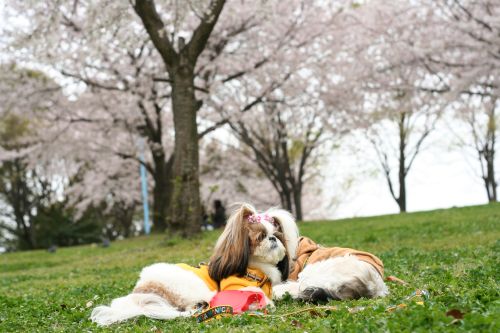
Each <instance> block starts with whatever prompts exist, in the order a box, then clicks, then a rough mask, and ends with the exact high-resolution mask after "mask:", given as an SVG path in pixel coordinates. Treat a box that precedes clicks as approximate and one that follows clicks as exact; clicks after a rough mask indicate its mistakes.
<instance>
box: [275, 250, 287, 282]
mask: <svg viewBox="0 0 500 333" xmlns="http://www.w3.org/2000/svg"><path fill="white" fill-rule="evenodd" d="M278 269H279V271H280V272H281V281H286V280H288V275H289V274H290V260H289V258H288V254H287V255H285V257H284V258H283V259H281V261H280V262H279V263H278Z"/></svg>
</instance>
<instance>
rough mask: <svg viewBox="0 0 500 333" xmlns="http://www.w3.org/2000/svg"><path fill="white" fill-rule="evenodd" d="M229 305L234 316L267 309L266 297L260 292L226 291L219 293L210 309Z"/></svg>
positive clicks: (213, 299)
mask: <svg viewBox="0 0 500 333" xmlns="http://www.w3.org/2000/svg"><path fill="white" fill-rule="evenodd" d="M221 305H229V306H231V307H232V308H233V314H239V313H242V312H245V311H255V310H260V309H263V308H265V307H266V296H265V295H264V293H262V292H259V291H247V290H225V291H221V292H219V293H217V294H216V295H215V296H214V297H212V299H211V300H210V307H216V306H221Z"/></svg>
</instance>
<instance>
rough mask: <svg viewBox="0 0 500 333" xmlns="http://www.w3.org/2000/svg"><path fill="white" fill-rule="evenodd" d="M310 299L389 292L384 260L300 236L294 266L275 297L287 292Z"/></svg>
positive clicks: (296, 296) (275, 293) (278, 287)
mask: <svg viewBox="0 0 500 333" xmlns="http://www.w3.org/2000/svg"><path fill="white" fill-rule="evenodd" d="M287 293H288V294H290V296H291V297H292V298H293V299H301V300H304V301H310V302H321V301H328V300H345V299H358V298H361V297H366V298H374V297H383V296H386V295H387V294H388V293H389V291H388V289H387V286H386V285H385V283H384V264H383V263H382V261H381V260H380V259H379V258H378V257H376V256H375V255H373V254H371V253H368V252H364V251H359V250H355V249H350V248H342V247H322V246H320V245H318V244H316V243H315V242H313V241H312V240H311V239H309V238H307V237H300V239H299V240H298V244H297V250H296V255H295V257H294V267H293V269H292V271H291V273H290V275H289V277H288V281H287V282H286V283H284V284H281V285H279V286H276V287H275V288H274V289H273V296H274V299H281V298H283V297H284V296H285V294H287Z"/></svg>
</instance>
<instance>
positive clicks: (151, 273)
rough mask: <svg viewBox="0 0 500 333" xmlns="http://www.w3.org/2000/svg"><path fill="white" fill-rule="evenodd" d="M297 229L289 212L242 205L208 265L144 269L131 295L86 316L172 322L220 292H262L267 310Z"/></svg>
mask: <svg viewBox="0 0 500 333" xmlns="http://www.w3.org/2000/svg"><path fill="white" fill-rule="evenodd" d="M297 240H298V230H297V227H296V224H295V221H294V219H293V217H292V216H291V215H290V213H288V212H286V211H284V210H281V209H270V210H268V211H266V212H265V213H262V214H259V213H257V211H256V210H255V208H253V207H252V206H251V205H248V204H242V205H241V206H240V207H239V208H238V209H237V210H236V211H235V212H234V213H233V214H232V215H231V216H230V218H229V220H228V222H227V224H226V227H225V229H224V231H223V233H222V234H221V236H220V237H219V239H218V240H217V244H216V246H215V251H214V254H213V255H212V257H211V259H210V262H209V264H208V265H205V264H201V265H199V266H198V267H192V266H189V265H186V264H168V263H158V264H153V265H151V266H148V267H145V268H144V269H143V270H142V272H141V274H140V277H139V281H137V283H136V285H135V288H134V289H133V291H132V293H130V294H129V295H127V296H124V297H120V298H116V299H114V300H113V301H112V302H111V305H110V306H104V305H101V306H98V307H96V308H95V309H94V310H93V311H92V314H91V316H90V318H91V320H92V321H94V322H96V323H97V324H99V325H109V324H112V323H115V322H119V321H123V320H127V319H130V318H133V317H137V316H141V315H144V316H147V317H150V318H156V319H172V318H176V317H185V316H190V315H191V314H192V312H193V308H194V307H195V306H196V305H197V304H198V303H202V302H207V303H208V302H209V301H210V299H211V298H212V297H213V296H214V295H215V294H216V293H217V291H222V290H255V291H262V292H263V293H264V294H265V295H266V296H267V298H266V301H267V304H271V305H272V301H271V298H272V286H273V285H275V284H278V283H280V282H282V281H283V280H286V278H287V277H288V274H289V271H290V268H291V261H290V260H289V258H291V257H292V255H290V254H294V253H295V251H296V246H297V244H298V243H297Z"/></svg>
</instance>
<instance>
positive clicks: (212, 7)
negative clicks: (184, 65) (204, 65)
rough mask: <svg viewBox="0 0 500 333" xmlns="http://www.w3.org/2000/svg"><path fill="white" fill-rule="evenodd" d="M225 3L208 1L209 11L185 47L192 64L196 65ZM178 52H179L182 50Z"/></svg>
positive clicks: (216, 0) (217, 0)
mask: <svg viewBox="0 0 500 333" xmlns="http://www.w3.org/2000/svg"><path fill="white" fill-rule="evenodd" d="M225 3H226V0H212V1H210V4H209V11H208V12H207V13H206V14H205V15H204V17H203V19H202V20H201V22H200V24H199V25H198V27H197V28H196V30H195V31H194V32H193V37H191V40H190V41H189V43H188V44H187V45H186V48H187V54H188V58H189V59H190V60H191V62H192V63H193V64H195V63H196V60H197V59H198V56H199V55H200V54H201V52H202V51H203V50H204V49H205V45H206V44H207V41H208V38H209V37H210V34H211V33H212V30H213V29H214V27H215V24H216V23H217V21H218V19H219V15H220V13H221V12H222V8H224V4H225ZM179 51H180V52H181V51H182V50H179Z"/></svg>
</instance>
